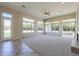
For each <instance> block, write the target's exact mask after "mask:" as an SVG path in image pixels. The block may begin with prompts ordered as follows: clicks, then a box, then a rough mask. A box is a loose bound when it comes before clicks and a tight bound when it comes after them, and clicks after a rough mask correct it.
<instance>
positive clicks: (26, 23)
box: [23, 18, 34, 33]
mask: <svg viewBox="0 0 79 59" xmlns="http://www.w3.org/2000/svg"><path fill="white" fill-rule="evenodd" d="M26 32H28V33H29V32H34V20H32V19H28V18H23V33H26Z"/></svg>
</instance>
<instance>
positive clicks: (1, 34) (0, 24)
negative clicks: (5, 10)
mask: <svg viewBox="0 0 79 59" xmlns="http://www.w3.org/2000/svg"><path fill="white" fill-rule="evenodd" d="M2 40H3V21H2V11H1V8H0V41H2Z"/></svg>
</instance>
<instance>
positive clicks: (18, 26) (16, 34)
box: [12, 13, 23, 40]
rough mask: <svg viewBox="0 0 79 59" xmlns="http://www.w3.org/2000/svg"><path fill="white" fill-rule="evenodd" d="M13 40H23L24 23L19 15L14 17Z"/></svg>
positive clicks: (15, 14) (16, 14)
mask: <svg viewBox="0 0 79 59" xmlns="http://www.w3.org/2000/svg"><path fill="white" fill-rule="evenodd" d="M12 19H13V20H12V39H13V40H16V39H22V36H23V35H22V30H23V28H22V22H23V20H22V19H23V17H22V15H20V14H18V13H14V14H13V17H12Z"/></svg>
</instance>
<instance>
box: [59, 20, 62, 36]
mask: <svg viewBox="0 0 79 59" xmlns="http://www.w3.org/2000/svg"><path fill="white" fill-rule="evenodd" d="M62 32H63V24H62V20H60V22H59V34H60V37H62Z"/></svg>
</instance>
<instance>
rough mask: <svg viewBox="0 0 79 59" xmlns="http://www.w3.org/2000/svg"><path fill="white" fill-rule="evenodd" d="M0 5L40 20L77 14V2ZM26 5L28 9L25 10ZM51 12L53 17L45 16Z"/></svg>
mask: <svg viewBox="0 0 79 59" xmlns="http://www.w3.org/2000/svg"><path fill="white" fill-rule="evenodd" d="M0 5H2V6H8V7H10V8H13V9H15V10H18V11H20V12H23V13H26V14H27V13H28V14H30V15H32V16H35V17H38V18H40V19H46V18H50V17H56V16H60V15H65V14H69V13H73V12H76V9H77V3H76V2H64V3H62V2H5V3H4V2H3V3H2V2H1V3H0ZM22 5H25V6H26V8H23V7H22ZM46 11H47V12H50V14H51V15H47V16H46V15H45V14H44V12H46Z"/></svg>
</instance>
